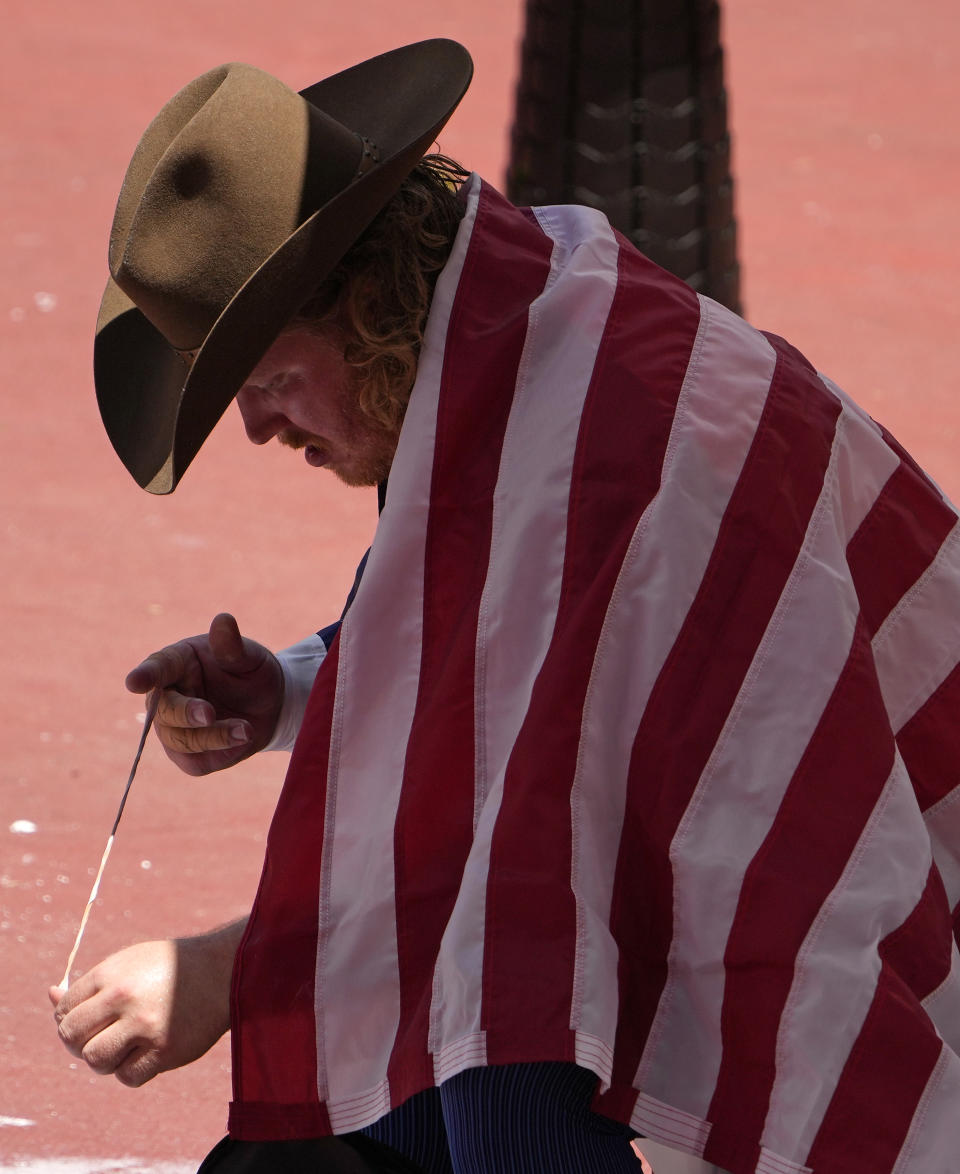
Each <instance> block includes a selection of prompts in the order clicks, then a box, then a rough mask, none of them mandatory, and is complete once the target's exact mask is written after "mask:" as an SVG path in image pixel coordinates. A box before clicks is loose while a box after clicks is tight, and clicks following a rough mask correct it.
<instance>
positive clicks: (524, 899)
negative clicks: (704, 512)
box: [483, 248, 700, 1063]
mask: <svg viewBox="0 0 960 1174" xmlns="http://www.w3.org/2000/svg"><path fill="white" fill-rule="evenodd" d="M699 318H700V308H699V303H698V301H697V299H696V297H695V295H694V294H693V293H692V291H691V290H690V289H689V288H688V287H686V286H685V285H683V284H682V283H680V282H678V281H676V280H675V279H674V278H671V277H668V276H667V275H666V274H665V273H663V272H662V271H661V270H659V269H658V268H657V267H656V266H654V265H652V264H651V263H650V262H649V261H648V260H647V259H646V258H644V257H642V256H640V255H639V254H637V253H636V252H635V251H634V250H632V249H629V248H627V249H621V251H620V254H619V257H618V280H617V289H616V292H615V294H614V299H613V303H612V305H611V309H610V313H609V315H608V319H607V323H606V327H605V332H604V335H603V338H602V341H601V344H600V347H599V349H598V354H597V359H596V363H595V366H594V372H593V376H592V379H591V384H590V387H589V389H588V392H587V396H586V399H585V403H584V408H583V413H582V418H581V423H580V432H579V435H578V439H577V450H576V453H575V456H574V464H573V473H572V480H571V489H570V496H569V510H568V518H567V534H566V545H565V560H564V568H563V580H562V584H561V591H560V602H559V608H558V614H557V620H556V625H555V628H554V633H553V637H552V641H551V645H550V648H549V650H548V653H547V656H546V658H545V660H544V663H543V666H542V668H541V670H540V673H539V675H538V677H537V681H536V683H535V686H534V689H533V693H532V696H531V701H530V707H529V710H528V712H527V715H526V718H525V721H524V724H523V726H522V728H521V731H520V734H519V736H518V738H517V741H516V744H515V748H514V751H513V754H512V756H511V759H510V763H509V766H508V768H507V775H506V781H505V786H504V795H503V801H502V805H501V809H500V815H499V818H498V821H497V826H496V830H495V832H494V838H493V844H492V849H491V859H490V873H489V881H488V887H487V923H486V947H485V951H484V987H483V990H484V994H483V998H484V1026H485V1028H486V1030H487V1059H488V1062H489V1063H508V1062H510V1061H515V1060H516V1061H520V1060H531V1059H537V1058H540V1057H543V1058H550V1059H558V1058H562V1055H561V1054H558V1045H559V1046H560V1047H561V1051H562V1050H563V1049H566V1051H565V1054H566V1056H567V1058H572V1057H573V1051H572V1049H573V1038H572V1036H570V1032H569V1024H570V1002H571V993H572V979H573V968H574V952H575V948H576V909H575V905H574V900H573V895H572V889H571V883H570V878H571V835H572V832H571V825H570V812H571V808H570V792H571V787H572V784H573V779H574V774H575V770H576V763H577V750H578V744H579V737H580V723H581V717H582V710H583V703H584V698H585V694H586V690H587V685H588V682H589V679H590V673H591V668H592V665H593V658H594V655H595V653H596V647H597V641H598V639H599V636H600V629H601V626H602V624H603V619H604V615H605V612H606V608H607V605H608V603H609V599H610V595H611V592H612V591H613V588H614V585H615V583H616V580H617V576H618V574H619V571H620V568H621V564H622V562H623V559H624V556H625V554H626V551H627V547H628V545H629V543H630V540H631V537H632V535H633V532H634V529H635V528H636V525H637V522H638V521H639V518H640V516H641V514H642V513H643V511H644V509H645V508H646V507H647V505H648V504H649V503H650V501H651V500H652V498H653V497H654V495H655V494H656V492H657V489H658V486H659V481H660V470H661V466H662V464H663V459H664V453H665V450H666V445H667V441H668V439H669V435H670V427H671V424H672V420H673V415H674V412H675V410H676V404H677V398H678V396H679V393H680V388H681V386H682V383H683V378H684V374H685V372H686V366H687V361H688V357H689V354H690V350H691V348H692V346H693V343H694V339H695V337H696V332H697V326H698V323H699ZM638 320H642V321H643V322H644V323H645V324H646V325H645V330H644V331H643V334H642V338H641V339H638V338H637V332H636V322H637V321H638Z"/></svg>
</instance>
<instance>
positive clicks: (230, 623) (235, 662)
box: [209, 612, 249, 672]
mask: <svg viewBox="0 0 960 1174" xmlns="http://www.w3.org/2000/svg"><path fill="white" fill-rule="evenodd" d="M209 640H210V651H211V652H212V653H213V655H214V656H215V657H216V660H217V663H218V664H219V665H220V666H221V667H222V668H225V669H227V670H228V671H229V670H232V671H233V672H245V671H246V670H247V668H248V667H249V666H248V665H247V660H248V657H247V651H246V647H245V644H244V639H243V637H242V636H241V635H240V626H239V625H238V624H237V621H236V620H235V619H234V617H233V616H232V615H230V614H229V612H221V613H220V614H219V615H216V616H214V617H213V620H212V621H211V623H210V634H209Z"/></svg>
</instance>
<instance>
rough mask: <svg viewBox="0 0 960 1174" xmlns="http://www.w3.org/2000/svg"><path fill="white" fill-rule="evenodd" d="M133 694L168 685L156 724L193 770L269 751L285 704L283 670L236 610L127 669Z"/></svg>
mask: <svg viewBox="0 0 960 1174" xmlns="http://www.w3.org/2000/svg"><path fill="white" fill-rule="evenodd" d="M126 686H127V688H128V689H129V690H130V692H131V693H148V692H150V690H151V689H160V690H162V692H161V694H160V699H159V703H158V705H157V714H156V717H155V718H154V727H155V729H156V731H157V736H158V737H159V739H160V742H161V744H162V745H163V748H164V750H165V751H166V753H167V757H168V758H170V759H171V760H172V761H173V762H175V763H176V764H177V766H179V767H180V769H181V770H183V771H185V772H186V773H187V774H189V775H205V774H209V773H210V772H211V771H215V770H223V769H224V768H225V767H228V766H233V765H234V763H237V762H240V761H241V759H244V758H249V756H250V755H251V754H254V753H255V752H256V751H258V750H262V749H263V747H264V746H266V744H267V743H268V742H269V741H270V738H271V737H272V735H273V731H274V729H275V728H276V724H277V718H278V717H279V716H280V707H281V705H282V703H283V670H282V669H281V668H280V662H279V661H278V660H277V658H276V657H275V656H274V655H273V653H272V652H270V651H269V649H267V648H264V646H263V645H262V644H257V643H255V642H254V641H253V640H247V639H246V638H244V637H243V636H241V635H240V629H239V628H238V627H237V621H236V620H235V619H234V618H233V616H231V615H226V614H222V615H218V616H215V617H214V619H213V622H212V623H211V625H210V631H209V633H208V634H207V635H205V636H190V637H188V638H187V639H186V640H179V641H177V643H176V644H168V645H167V647H166V648H162V649H161V650H160V651H159V652H154V653H151V655H150V656H148V657H147V659H146V660H144V661H143V662H142V663H141V664H139V665H137V667H136V668H135V669H133V670H132V671H131V672H130V673H128V674H127V680H126Z"/></svg>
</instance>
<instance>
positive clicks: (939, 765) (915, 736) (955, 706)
mask: <svg viewBox="0 0 960 1174" xmlns="http://www.w3.org/2000/svg"><path fill="white" fill-rule="evenodd" d="M958 714H960V666H958V667H957V668H955V669H954V670H953V671H952V672H951V673H950V675H949V676H948V677H947V678H946V680H945V681H944V682H943V684H942V685H941V686H940V688H939V689H937V691H936V692H935V693H934V694H933V696H932V697H930V698H929V699H928V700H927V701H926V702H925V704H924V705H922V706H921V707H920V709H918V710H917V712H916V713H915V714H914V715H913V717H912V718H911V719H910V720H909V721H908V722H907V724H906V725H905V726H903V728H902V729H901V730H900V732H899V733H898V734H897V745H898V746H899V748H900V753H901V755H902V756H903V761H904V763H905V764H906V767H907V770H908V771H909V773H910V779H911V782H912V783H913V788H914V790H915V791H916V793H917V802H918V803H919V804H920V810H921V811H926V810H927V809H928V808H930V807H932V806H933V805H934V804H935V803H938V802H939V801H940V800H941V799H943V798H944V797H945V796H946V795H948V794H950V792H951V791H953V790H955V789H956V786H957V763H958V762H960V721H958V720H957V715H958Z"/></svg>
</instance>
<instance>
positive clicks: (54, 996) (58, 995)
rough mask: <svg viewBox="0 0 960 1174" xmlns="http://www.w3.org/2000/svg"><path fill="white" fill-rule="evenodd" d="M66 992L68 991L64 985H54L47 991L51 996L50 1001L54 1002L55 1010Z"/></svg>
mask: <svg viewBox="0 0 960 1174" xmlns="http://www.w3.org/2000/svg"><path fill="white" fill-rule="evenodd" d="M66 993H67V992H66V991H65V990H64V989H63V987H62V986H52V987H50V989H49V990H48V991H47V995H48V996H49V998H50V1002H51V1003H52V1004H53V1008H54V1010H56V1008H57V1007H58V1006H59V1004H60V1000H61V999H62V998H63V996H64V995H65V994H66Z"/></svg>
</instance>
